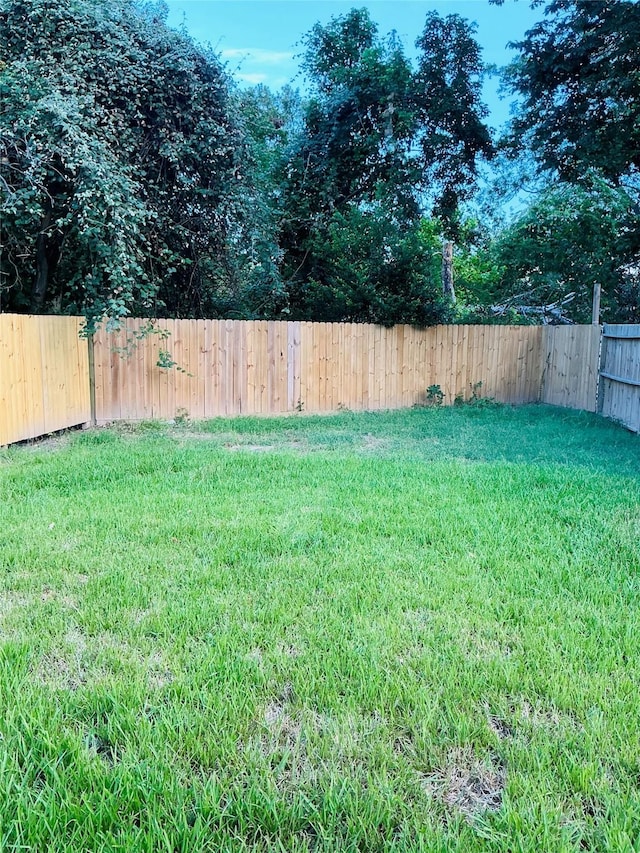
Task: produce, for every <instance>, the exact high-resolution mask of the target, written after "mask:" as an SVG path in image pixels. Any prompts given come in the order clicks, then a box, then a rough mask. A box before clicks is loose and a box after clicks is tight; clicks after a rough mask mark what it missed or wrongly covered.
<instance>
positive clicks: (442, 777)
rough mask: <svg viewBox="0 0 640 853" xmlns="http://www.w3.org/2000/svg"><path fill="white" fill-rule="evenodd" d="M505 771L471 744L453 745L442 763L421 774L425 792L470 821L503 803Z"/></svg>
mask: <svg viewBox="0 0 640 853" xmlns="http://www.w3.org/2000/svg"><path fill="white" fill-rule="evenodd" d="M506 775H507V774H506V770H505V768H504V767H503V765H502V764H500V763H499V762H498V760H497V759H495V758H490V757H486V758H483V759H481V758H479V757H478V756H477V755H476V753H475V751H474V750H473V748H472V747H463V748H456V749H453V750H451V752H449V754H448V755H447V757H446V759H445V762H444V765H443V766H442V767H441V768H438V769H437V770H435V771H434V772H433V773H429V774H427V775H425V776H423V777H422V784H423V787H424V789H425V791H426V792H427V793H428V794H429V796H431V797H435V798H436V799H438V800H440V801H441V802H442V803H443V804H444V805H446V806H447V807H448V808H450V809H453V810H455V811H457V812H460V814H462V815H464V817H465V818H466V819H467V820H468V821H469V822H472V821H473V820H474V818H476V817H478V816H479V815H481V814H483V813H485V812H496V811H498V810H499V809H500V807H501V805H502V797H503V794H504V789H505V785H506Z"/></svg>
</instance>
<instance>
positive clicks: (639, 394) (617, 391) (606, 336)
mask: <svg viewBox="0 0 640 853" xmlns="http://www.w3.org/2000/svg"><path fill="white" fill-rule="evenodd" d="M598 408H599V411H600V412H602V414H603V415H605V416H606V417H609V418H613V419H615V420H617V421H620V423H622V424H624V425H625V426H626V427H628V428H629V429H631V430H633V431H634V432H640V325H612V324H607V325H605V327H604V331H603V338H602V360H601V363H600V387H599V395H598Z"/></svg>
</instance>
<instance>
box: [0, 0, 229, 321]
mask: <svg viewBox="0 0 640 853" xmlns="http://www.w3.org/2000/svg"><path fill="white" fill-rule="evenodd" d="M0 57H2V63H1V64H0V170H1V171H0V189H1V193H2V195H1V198H0V202H1V209H0V235H1V240H2V255H1V267H0V274H1V276H2V278H1V279H0V300H1V303H0V307H1V308H2V310H7V309H14V310H28V311H43V310H57V311H62V312H84V313H85V314H86V316H87V318H88V322H89V326H92V325H93V323H94V322H96V321H97V320H99V319H100V318H101V317H103V316H107V317H110V318H112V319H116V320H117V318H119V317H122V316H123V315H126V314H127V313H128V312H130V311H132V310H136V311H139V312H143V313H145V314H149V313H153V312H154V311H162V312H163V313H171V314H177V315H186V316H189V315H194V314H211V313H215V312H216V311H219V310H224V308H225V306H226V305H227V304H228V303H229V301H233V298H234V294H235V291H236V290H237V288H238V287H239V285H238V282H237V279H236V277H235V270H234V264H233V260H232V258H230V254H229V250H228V246H227V243H228V240H227V237H228V235H229V232H230V227H231V223H233V222H234V217H235V214H236V210H237V208H238V207H239V206H241V201H240V200H239V195H240V194H239V192H238V178H239V176H240V169H239V161H240V157H239V153H238V152H239V146H240V141H241V140H240V137H239V133H238V130H237V128H236V126H235V124H234V122H233V120H232V117H231V115H230V109H229V98H228V83H227V79H226V77H225V74H224V72H223V69H222V68H221V66H220V64H219V63H218V61H217V60H216V58H215V57H214V56H213V55H212V54H210V53H207V52H206V51H204V50H202V49H200V48H197V47H196V46H195V45H194V43H193V42H192V41H191V40H190V39H189V38H188V37H186V36H185V35H183V34H179V33H177V32H174V31H172V30H170V29H169V28H168V27H167V26H166V24H165V10H164V9H163V8H162V6H161V5H156V6H152V5H141V4H138V3H136V2H134V0H111V2H109V3H105V2H102V0H0Z"/></svg>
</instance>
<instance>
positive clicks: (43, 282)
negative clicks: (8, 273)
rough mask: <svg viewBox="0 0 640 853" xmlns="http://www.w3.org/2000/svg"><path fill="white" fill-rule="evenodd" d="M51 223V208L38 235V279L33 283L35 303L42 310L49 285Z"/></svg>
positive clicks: (36, 307) (38, 309)
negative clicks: (48, 244) (49, 231)
mask: <svg viewBox="0 0 640 853" xmlns="http://www.w3.org/2000/svg"><path fill="white" fill-rule="evenodd" d="M50 225H51V208H49V209H48V210H47V212H46V213H45V215H44V219H43V220H42V223H41V225H40V233H39V234H38V236H37V237H36V279H35V282H34V284H33V305H34V308H35V310H36V311H40V310H41V309H42V306H43V304H44V298H45V296H46V295H47V287H48V286H49V255H48V253H47V229H48V228H49V226H50Z"/></svg>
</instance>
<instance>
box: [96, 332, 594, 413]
mask: <svg viewBox="0 0 640 853" xmlns="http://www.w3.org/2000/svg"><path fill="white" fill-rule="evenodd" d="M144 327H145V321H143V320H129V321H127V322H126V323H125V324H124V325H123V327H122V329H121V330H120V331H119V332H116V333H110V334H109V333H107V332H105V331H100V332H99V333H98V334H97V335H96V336H95V339H94V363H95V415H96V419H97V422H98V423H105V422H108V421H113V420H120V419H123V420H145V419H148V418H165V419H170V418H173V417H175V415H176V412H181V413H184V414H185V415H188V416H189V417H192V418H203V417H214V416H217V415H234V414H277V413H283V412H294V411H305V412H328V411H335V410H337V409H341V408H346V409H354V410H357V409H385V408H399V407H403V406H411V405H413V404H415V403H417V402H420V401H423V400H424V399H425V394H426V391H427V389H428V388H429V387H435V386H438V387H439V389H440V390H441V391H442V392H443V394H444V402H445V404H446V403H453V402H454V400H455V399H456V397H458V398H460V397H462V398H465V399H468V398H469V396H470V395H471V394H472V393H473V389H474V387H475V388H476V393H478V392H479V393H481V394H482V395H483V396H488V397H494V398H495V399H496V400H500V401H503V402H510V403H527V402H537V401H539V400H541V399H542V400H545V401H548V402H554V403H556V404H558V405H568V406H572V407H574V408H583V409H589V410H591V411H594V410H595V404H596V390H595V389H596V384H597V369H598V368H597V359H598V346H599V334H600V330H599V328H598V327H591V326H582V327H572V328H571V329H570V330H567V329H564V328H562V329H560V328H551V327H541V326H436V327H432V328H429V329H416V328H413V327H412V326H402V325H399V326H394V327H393V328H390V329H386V328H383V327H381V326H373V325H363V324H350V323H299V322H274V321H269V322H267V321H231V320H165V321H158V324H157V327H156V329H155V331H154V332H153V333H151V334H148V335H146V336H145V337H141V332H142V330H143V329H144ZM158 365H164V367H159V366H158Z"/></svg>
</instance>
